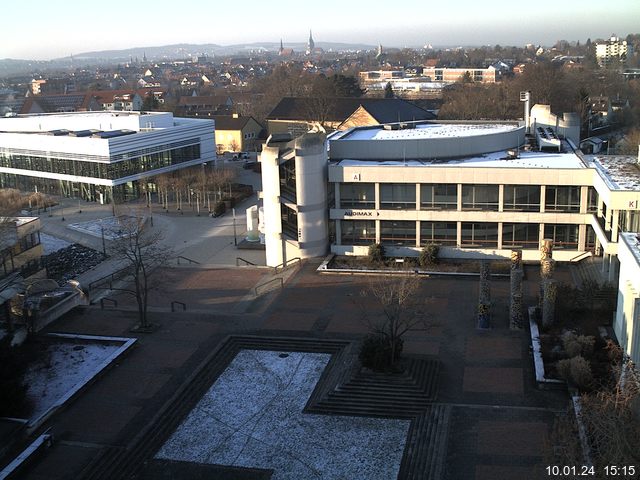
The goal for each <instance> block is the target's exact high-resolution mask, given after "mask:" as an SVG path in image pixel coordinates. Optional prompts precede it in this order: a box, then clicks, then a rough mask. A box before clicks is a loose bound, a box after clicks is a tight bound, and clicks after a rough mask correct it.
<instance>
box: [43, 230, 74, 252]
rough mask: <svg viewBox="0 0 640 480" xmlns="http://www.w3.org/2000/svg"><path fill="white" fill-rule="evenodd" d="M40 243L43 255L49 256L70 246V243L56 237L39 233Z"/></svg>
mask: <svg viewBox="0 0 640 480" xmlns="http://www.w3.org/2000/svg"><path fill="white" fill-rule="evenodd" d="M40 243H41V244H42V248H43V250H44V254H45V255H49V254H50V253H53V252H57V251H58V250H62V249H63V248H66V247H68V246H69V245H71V242H67V241H66V240H63V239H61V238H58V237H53V236H51V235H47V234H46V233H44V232H40Z"/></svg>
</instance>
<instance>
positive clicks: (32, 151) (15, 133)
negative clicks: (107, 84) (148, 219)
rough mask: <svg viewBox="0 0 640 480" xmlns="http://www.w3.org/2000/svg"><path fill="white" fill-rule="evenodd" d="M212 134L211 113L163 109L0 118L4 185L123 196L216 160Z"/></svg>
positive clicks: (96, 197)
mask: <svg viewBox="0 0 640 480" xmlns="http://www.w3.org/2000/svg"><path fill="white" fill-rule="evenodd" d="M214 135H215V129H214V122H213V121H211V120H205V119H192V118H174V117H173V115H172V114H171V113H165V112H162V113H161V112H144V113H141V112H79V113H78V112H76V113H64V114H42V115H25V116H17V117H9V118H0V188H17V189H20V190H23V191H38V192H42V193H49V194H54V195H65V196H70V197H78V198H84V199H86V200H93V201H99V202H111V201H112V200H114V199H115V200H116V201H119V202H121V201H123V200H128V199H131V198H137V197H138V196H139V195H140V192H141V184H146V185H145V187H148V188H150V189H153V188H154V185H153V183H152V182H150V180H149V179H150V178H151V177H153V176H154V175H157V174H159V173H164V172H170V171H174V170H178V169H181V168H185V167H189V166H192V165H198V164H201V163H204V162H209V161H214V160H215V158H216V152H215V145H214Z"/></svg>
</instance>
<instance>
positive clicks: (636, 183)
mask: <svg viewBox="0 0 640 480" xmlns="http://www.w3.org/2000/svg"><path fill="white" fill-rule="evenodd" d="M585 160H587V161H589V162H591V163H592V164H593V166H594V167H595V168H596V170H598V172H599V173H600V174H601V177H602V178H603V179H604V180H605V182H606V183H607V185H608V187H609V188H610V189H611V190H634V191H637V190H640V163H639V161H638V157H637V156H632V155H588V156H586V157H585Z"/></svg>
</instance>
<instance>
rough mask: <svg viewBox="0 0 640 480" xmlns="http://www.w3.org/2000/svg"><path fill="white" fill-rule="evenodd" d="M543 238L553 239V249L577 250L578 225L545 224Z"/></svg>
mask: <svg viewBox="0 0 640 480" xmlns="http://www.w3.org/2000/svg"><path fill="white" fill-rule="evenodd" d="M544 238H550V239H551V240H553V248H554V249H555V250H577V249H578V225H568V224H556V225H545V226H544Z"/></svg>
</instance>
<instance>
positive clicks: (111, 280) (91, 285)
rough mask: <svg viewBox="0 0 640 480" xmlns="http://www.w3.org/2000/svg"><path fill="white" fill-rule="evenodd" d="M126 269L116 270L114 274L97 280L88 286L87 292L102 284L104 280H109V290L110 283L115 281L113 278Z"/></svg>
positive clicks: (126, 268)
mask: <svg viewBox="0 0 640 480" xmlns="http://www.w3.org/2000/svg"><path fill="white" fill-rule="evenodd" d="M128 269H129V267H124V268H121V269H120V270H116V271H115V272H112V273H110V274H108V275H105V276H104V277H101V278H99V279H98V280H94V281H93V282H91V283H90V284H89V291H91V290H93V289H94V288H95V286H96V285H99V284H101V283H103V282H104V281H105V280H106V279H109V288H111V283H112V282H113V281H114V280H115V277H116V276H117V275H119V274H121V273H122V272H124V271H126V270H128Z"/></svg>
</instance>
